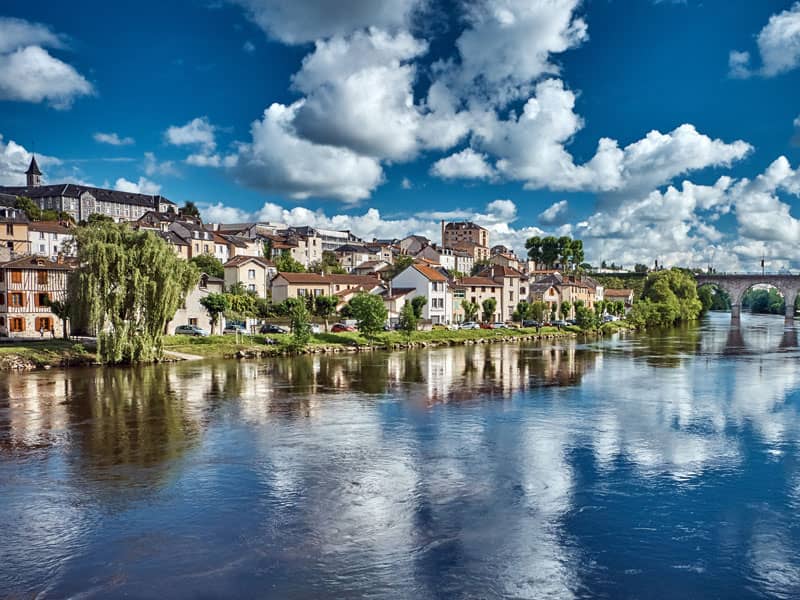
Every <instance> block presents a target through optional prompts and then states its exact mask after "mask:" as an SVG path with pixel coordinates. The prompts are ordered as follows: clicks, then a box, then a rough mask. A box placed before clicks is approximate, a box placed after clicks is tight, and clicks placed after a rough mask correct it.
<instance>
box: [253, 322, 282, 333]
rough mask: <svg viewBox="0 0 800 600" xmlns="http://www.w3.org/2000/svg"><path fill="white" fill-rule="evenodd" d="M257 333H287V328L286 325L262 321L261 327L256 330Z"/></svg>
mask: <svg viewBox="0 0 800 600" xmlns="http://www.w3.org/2000/svg"><path fill="white" fill-rule="evenodd" d="M258 333H261V334H266V333H289V329H288V328H287V327H281V326H280V325H275V324H274V323H264V324H263V325H262V326H261V329H259V330H258Z"/></svg>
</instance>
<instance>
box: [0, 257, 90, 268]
mask: <svg viewBox="0 0 800 600" xmlns="http://www.w3.org/2000/svg"><path fill="white" fill-rule="evenodd" d="M77 266H78V261H77V260H75V259H65V260H62V261H59V262H56V261H52V260H49V259H47V258H42V257H41V256H23V257H22V258H15V259H14V260H10V261H8V262H4V263H0V269H48V270H57V271H71V270H73V269H74V268H75V267H77Z"/></svg>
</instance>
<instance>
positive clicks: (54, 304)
mask: <svg viewBox="0 0 800 600" xmlns="http://www.w3.org/2000/svg"><path fill="white" fill-rule="evenodd" d="M45 305H46V306H47V307H48V308H50V312H51V313H53V314H54V315H55V316H56V317H58V318H59V319H61V329H62V330H63V335H64V339H65V340H66V339H67V338H68V337H69V333H68V331H67V319H69V317H70V314H71V313H72V306H71V305H70V304H69V302H68V301H67V300H50V298H49V297H48V299H47V300H46V302H45Z"/></svg>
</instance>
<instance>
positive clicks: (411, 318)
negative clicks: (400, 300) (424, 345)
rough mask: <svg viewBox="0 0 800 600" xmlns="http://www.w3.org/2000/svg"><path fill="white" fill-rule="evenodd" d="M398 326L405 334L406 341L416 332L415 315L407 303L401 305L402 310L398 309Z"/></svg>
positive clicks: (412, 308)
mask: <svg viewBox="0 0 800 600" xmlns="http://www.w3.org/2000/svg"><path fill="white" fill-rule="evenodd" d="M399 325H400V331H402V332H403V333H405V334H406V337H407V338H408V339H411V334H412V333H413V332H415V331H416V330H417V315H416V314H415V313H414V307H413V306H411V303H409V302H406V303H405V304H403V308H401V309H400V320H399Z"/></svg>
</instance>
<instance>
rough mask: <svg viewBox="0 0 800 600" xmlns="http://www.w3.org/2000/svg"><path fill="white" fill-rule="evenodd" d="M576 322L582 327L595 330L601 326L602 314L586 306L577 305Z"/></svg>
mask: <svg viewBox="0 0 800 600" xmlns="http://www.w3.org/2000/svg"><path fill="white" fill-rule="evenodd" d="M575 324H576V325H577V326H578V327H580V328H581V329H585V330H594V329H597V328H598V327H600V315H598V314H597V312H595V311H593V310H592V309H590V308H586V307H585V306H583V305H581V306H577V305H576V307H575Z"/></svg>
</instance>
